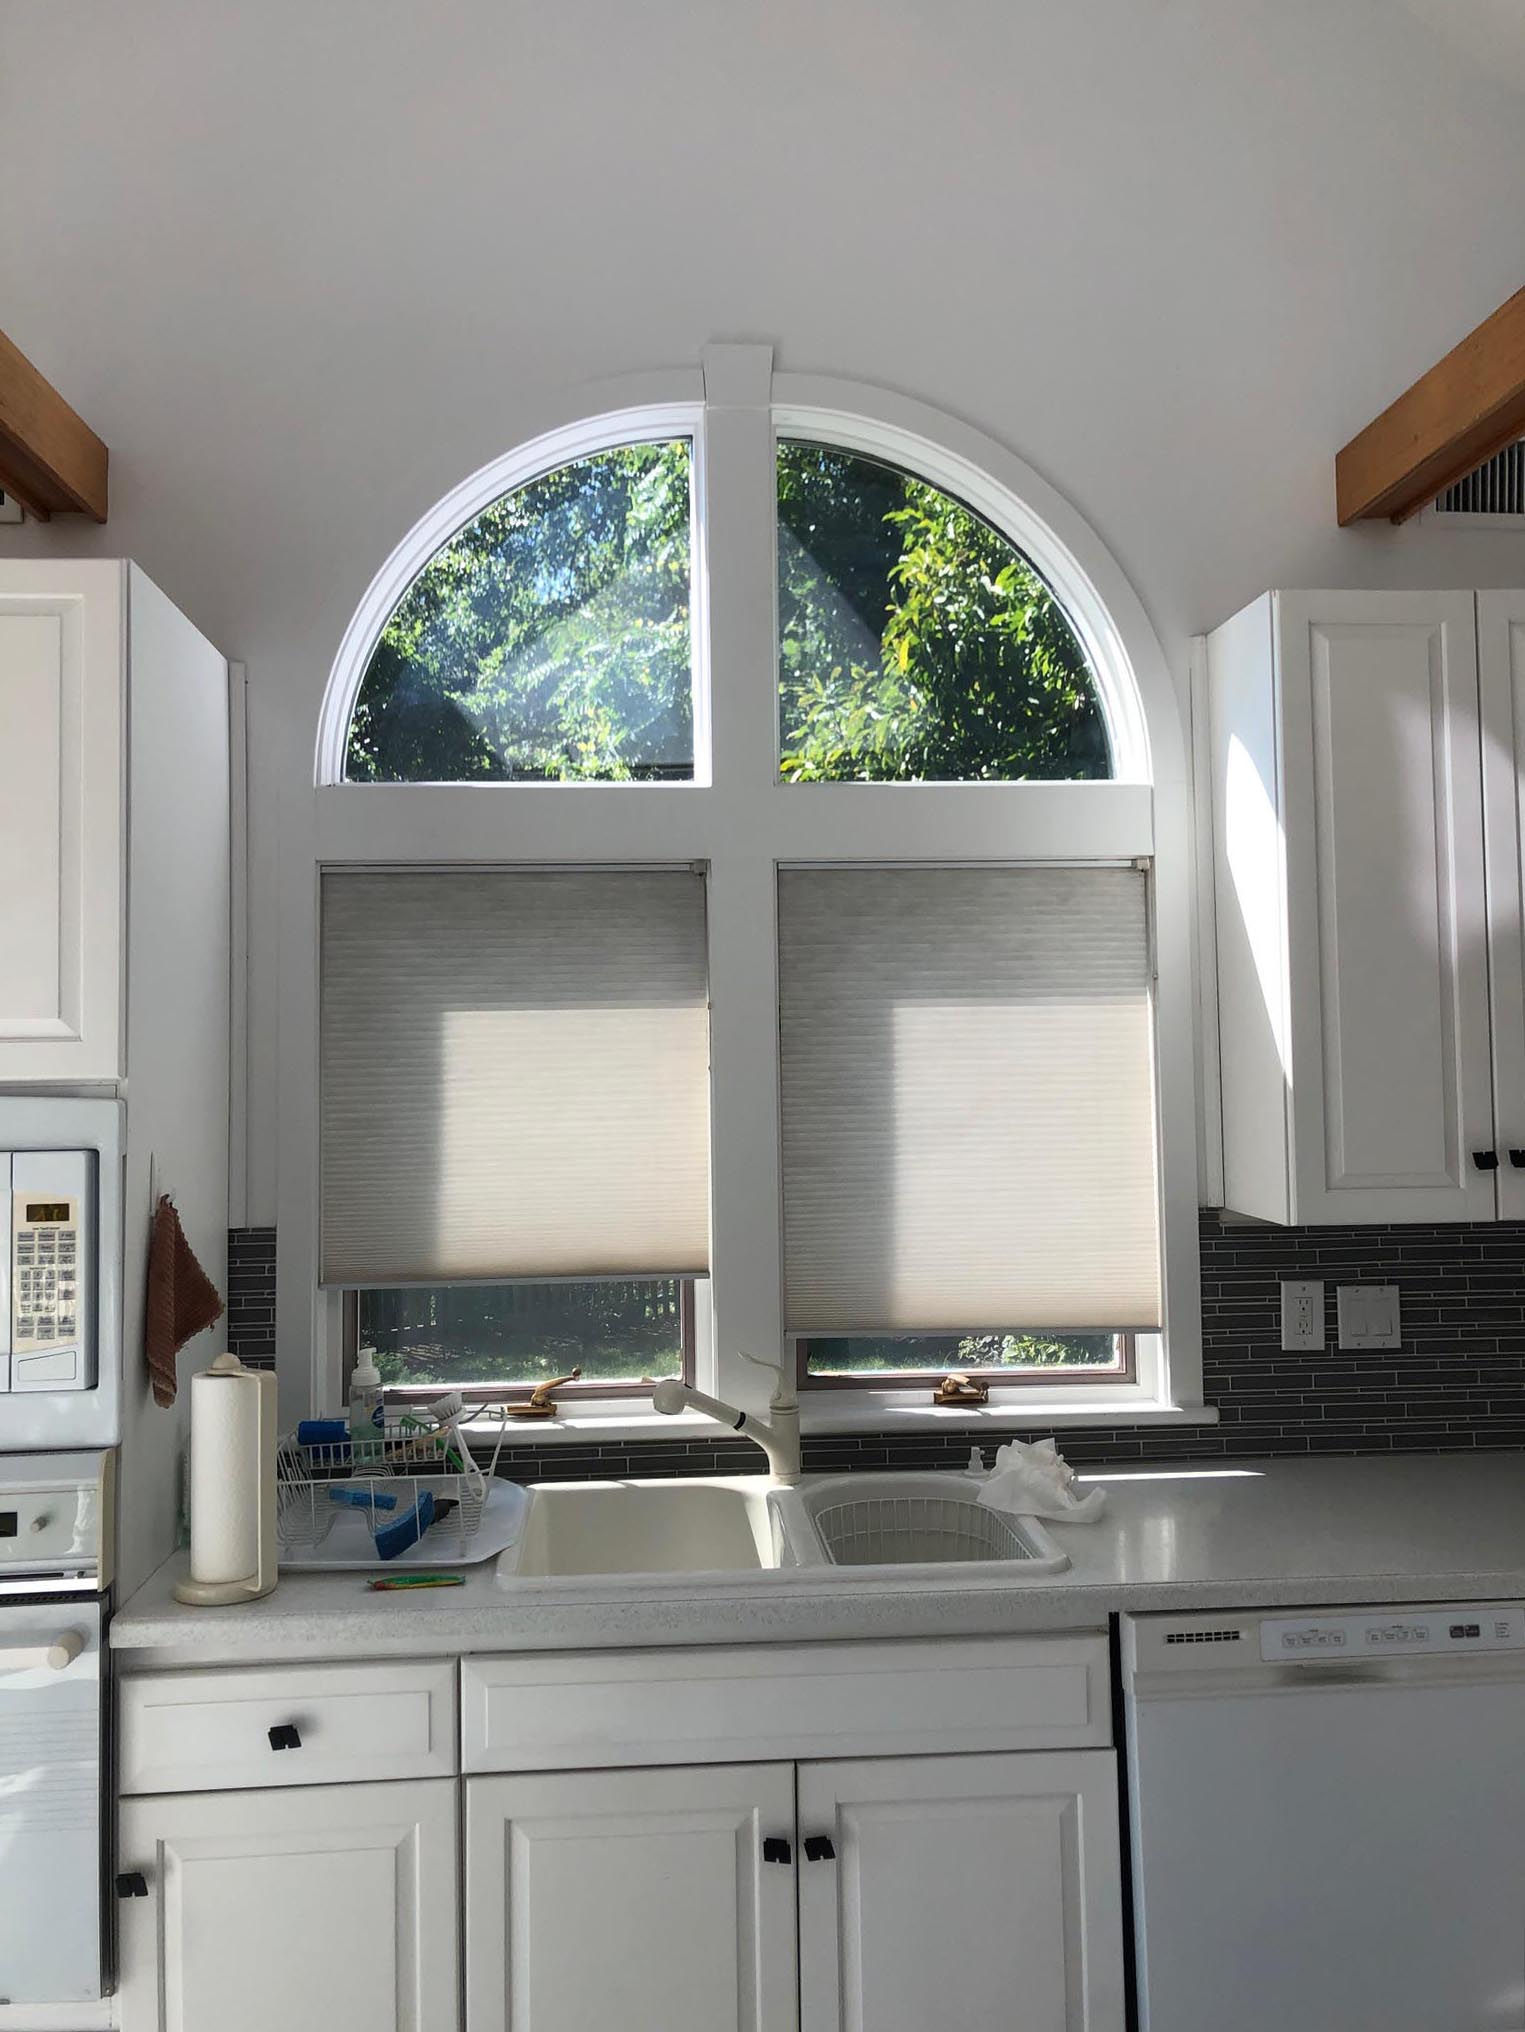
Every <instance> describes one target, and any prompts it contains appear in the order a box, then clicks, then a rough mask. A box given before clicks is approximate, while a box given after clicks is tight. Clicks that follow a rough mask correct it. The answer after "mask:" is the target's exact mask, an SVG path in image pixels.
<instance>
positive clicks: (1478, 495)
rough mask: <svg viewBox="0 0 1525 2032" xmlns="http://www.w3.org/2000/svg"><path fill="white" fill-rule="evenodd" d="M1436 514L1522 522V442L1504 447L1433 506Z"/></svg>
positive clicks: (1524, 516) (1524, 482)
mask: <svg viewBox="0 0 1525 2032" xmlns="http://www.w3.org/2000/svg"><path fill="white" fill-rule="evenodd" d="M1435 513H1436V514H1437V515H1468V516H1472V515H1487V516H1495V515H1497V516H1508V517H1510V518H1511V519H1513V520H1516V521H1525V441H1521V442H1520V443H1518V444H1512V445H1505V447H1504V449H1503V450H1502V451H1501V452H1496V453H1495V454H1494V456H1493V457H1492V458H1491V459H1487V460H1485V461H1484V463H1483V464H1482V465H1480V466H1479V467H1477V469H1476V470H1475V471H1474V472H1470V473H1468V474H1467V476H1466V478H1465V479H1462V480H1458V481H1457V482H1456V485H1455V486H1454V487H1447V489H1446V491H1445V492H1444V493H1443V494H1442V495H1441V496H1440V499H1439V500H1438V501H1437V502H1436V503H1435Z"/></svg>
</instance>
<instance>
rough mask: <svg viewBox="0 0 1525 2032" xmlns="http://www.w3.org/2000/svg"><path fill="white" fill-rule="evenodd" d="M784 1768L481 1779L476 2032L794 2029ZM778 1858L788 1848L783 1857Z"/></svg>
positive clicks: (473, 1919)
mask: <svg viewBox="0 0 1525 2032" xmlns="http://www.w3.org/2000/svg"><path fill="white" fill-rule="evenodd" d="M765 1842H773V1843H780V1842H782V1843H784V1844H786V1845H787V1847H788V1850H789V1851H790V1854H791V1858H792V1850H793V1844H794V1767H793V1765H791V1764H734V1765H731V1764H706V1765H701V1766H695V1767H688V1766H685V1767H681V1768H661V1767H658V1768H655V1769H649V1770H639V1771H570V1772H551V1773H536V1774H534V1775H531V1776H526V1777H511V1778H507V1777H505V1778H472V1779H469V1780H468V1781H467V1785H466V2022H467V2026H468V2028H469V2032H599V2028H601V2027H611V2028H612V2027H617V2028H618V2032H793V2028H794V2027H795V2026H797V2024H798V2022H799V2006H798V1982H797V1975H796V1966H795V1903H794V1897H795V1893H794V1871H793V1868H792V1867H791V1864H790V1862H789V1861H785V1860H783V1859H782V1857H781V1859H780V1860H779V1861H776V1862H772V1861H767V1860H765V1858H764V1843H765ZM774 1852H775V1853H777V1851H776V1850H775V1851H774Z"/></svg>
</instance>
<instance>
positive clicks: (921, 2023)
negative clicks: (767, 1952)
mask: <svg viewBox="0 0 1525 2032" xmlns="http://www.w3.org/2000/svg"><path fill="white" fill-rule="evenodd" d="M799 1832H800V1844H799V1847H800V1862H799V1900H800V1999H801V2011H800V2032H1122V2027H1123V2026H1124V2024H1125V2022H1126V2009H1125V2004H1124V1988H1123V1956H1122V1873H1121V1863H1120V1857H1119V1848H1118V1809H1117V1764H1116V1759H1115V1758H1114V1757H1113V1755H1112V1753H1111V1752H1110V1751H1106V1750H1078V1751H1062V1752H1051V1753H1023V1754H1019V1755H1015V1756H995V1757H884V1758H872V1759H868V1760H865V1761H862V1762H856V1761H855V1762H831V1763H821V1764H802V1765H801V1766H800V1768H799ZM828 1850H829V1851H830V1853H828Z"/></svg>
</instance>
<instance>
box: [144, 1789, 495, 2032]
mask: <svg viewBox="0 0 1525 2032" xmlns="http://www.w3.org/2000/svg"><path fill="white" fill-rule="evenodd" d="M456 1791H457V1787H456V1783H455V1780H454V1779H451V1778H432V1779H427V1780H424V1781H422V1782H418V1783H407V1782H399V1783H394V1784H381V1785H319V1786H312V1787H308V1788H305V1789H303V1790H301V1791H268V1792H199V1793H189V1794H185V1793H182V1794H170V1795H161V1796H155V1797H148V1798H139V1799H126V1800H124V1801H123V1802H122V1804H121V1808H120V1824H119V1838H118V1858H119V1868H120V1869H121V1870H122V1871H123V1872H125V1873H128V1875H129V1876H131V1874H132V1873H137V1874H139V1875H141V1877H142V1878H143V1880H144V1885H145V1886H146V1893H147V1895H146V1896H136V1897H133V1896H127V1897H123V1898H122V1899H121V1900H120V1902H119V1904H118V1908H117V1910H118V1919H119V1936H118V1937H119V1961H120V1968H121V1981H120V1990H121V1994H120V2007H121V2025H122V2032H214V2028H215V2032H277V2028H279V2032H456V2028H457V2027H458V2026H459V2023H460V2002H459V1986H460V1972H459V1961H458V1954H457V1944H456V1941H457V1926H458V1919H459V1894H458V1885H457V1860H456Z"/></svg>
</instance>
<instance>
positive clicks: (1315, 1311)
mask: <svg viewBox="0 0 1525 2032" xmlns="http://www.w3.org/2000/svg"><path fill="white" fill-rule="evenodd" d="M1281 1345H1282V1352H1283V1353H1284V1354H1289V1355H1294V1354H1299V1353H1302V1352H1304V1351H1305V1350H1307V1349H1310V1348H1311V1349H1316V1350H1317V1351H1318V1353H1320V1354H1322V1353H1323V1351H1324V1287H1323V1285H1322V1283H1321V1282H1320V1281H1319V1280H1318V1279H1317V1278H1303V1279H1301V1280H1296V1279H1294V1280H1292V1281H1291V1282H1286V1283H1283V1285H1282V1287H1281Z"/></svg>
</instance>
